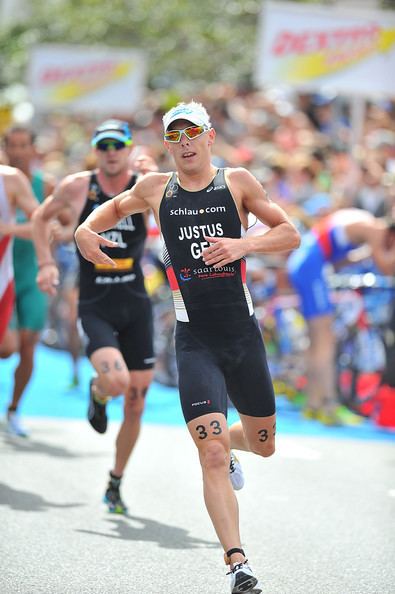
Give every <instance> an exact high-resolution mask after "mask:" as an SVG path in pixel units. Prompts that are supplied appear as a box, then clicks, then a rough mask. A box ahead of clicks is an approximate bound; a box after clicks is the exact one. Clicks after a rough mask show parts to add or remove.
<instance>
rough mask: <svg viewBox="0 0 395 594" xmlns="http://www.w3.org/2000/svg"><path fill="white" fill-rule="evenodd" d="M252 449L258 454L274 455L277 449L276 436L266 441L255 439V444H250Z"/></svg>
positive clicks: (264, 456) (266, 456)
mask: <svg viewBox="0 0 395 594" xmlns="http://www.w3.org/2000/svg"><path fill="white" fill-rule="evenodd" d="M250 450H251V452H253V453H254V454H257V455H258V456H262V457H263V458H269V456H272V455H273V454H274V452H275V450H276V446H275V439H274V437H268V439H267V440H266V441H264V442H260V441H258V442H256V441H255V442H254V443H253V444H250Z"/></svg>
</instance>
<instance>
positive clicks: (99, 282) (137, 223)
mask: <svg viewBox="0 0 395 594" xmlns="http://www.w3.org/2000/svg"><path fill="white" fill-rule="evenodd" d="M135 182H136V177H135V176H133V177H132V178H131V179H130V181H129V183H128V184H127V186H126V188H125V190H126V189H129V188H131V187H132V186H133V185H134V184H135ZM110 199H111V197H110V196H107V195H106V194H105V193H104V192H103V190H102V189H101V187H100V185H99V182H98V179H97V175H96V173H92V175H91V178H90V182H89V191H88V196H87V199H86V203H85V206H84V208H83V210H82V213H81V216H80V220H79V223H80V224H81V223H82V222H83V221H85V219H86V218H87V217H88V215H89V214H90V213H91V212H92V211H93V210H94V209H95V208H97V207H98V206H100V204H103V203H104V202H106V201H107V200H110ZM102 235H103V237H106V238H107V239H111V240H113V241H116V242H117V243H118V247H116V248H103V250H104V251H105V252H106V253H107V254H108V255H109V256H110V257H111V258H112V259H113V260H114V261H115V263H116V267H115V268H113V267H111V266H107V265H102V264H92V263H91V262H88V261H87V260H85V258H83V257H82V256H81V254H80V252H78V255H79V260H80V278H79V289H80V296H79V305H78V314H79V318H80V320H81V325H82V328H83V330H84V332H85V334H86V336H87V338H88V344H87V349H86V350H87V355H88V357H90V356H91V355H92V353H94V352H95V351H97V349H100V348H103V347H115V348H117V349H119V350H120V351H121V353H122V355H123V357H124V359H125V362H126V364H127V366H128V369H134V370H137V369H150V368H152V367H153V364H154V354H153V328H152V310H151V302H150V299H149V297H148V295H147V292H146V290H145V286H144V277H143V272H142V269H141V264H140V260H141V257H142V254H143V250H144V241H145V238H146V227H145V222H144V218H143V215H142V214H135V215H132V216H127V217H126V218H124V219H122V220H121V221H120V222H119V223H118V224H117V225H116V227H114V228H113V229H110V230H109V231H106V232H105V233H102Z"/></svg>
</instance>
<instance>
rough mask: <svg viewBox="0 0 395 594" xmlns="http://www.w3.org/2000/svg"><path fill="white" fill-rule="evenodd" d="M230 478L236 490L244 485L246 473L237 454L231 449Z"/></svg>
mask: <svg viewBox="0 0 395 594" xmlns="http://www.w3.org/2000/svg"><path fill="white" fill-rule="evenodd" d="M229 478H230V482H231V483H232V486H233V489H234V490H235V491H240V489H242V488H243V487H244V474H243V469H242V467H241V464H240V462H239V460H238V458H237V456H236V454H235V453H234V452H233V451H232V450H231V452H230V464H229Z"/></svg>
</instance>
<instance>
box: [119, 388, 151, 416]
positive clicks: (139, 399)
mask: <svg viewBox="0 0 395 594" xmlns="http://www.w3.org/2000/svg"><path fill="white" fill-rule="evenodd" d="M147 389H148V388H147V387H137V386H129V388H128V391H127V392H126V393H125V404H124V410H125V418H126V417H127V416H128V415H131V416H133V418H135V417H136V416H141V415H142V414H143V411H144V406H145V395H146V393H147Z"/></svg>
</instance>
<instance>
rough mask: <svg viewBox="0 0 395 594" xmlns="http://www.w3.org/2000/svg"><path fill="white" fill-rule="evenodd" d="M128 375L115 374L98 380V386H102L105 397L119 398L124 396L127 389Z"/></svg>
mask: <svg viewBox="0 0 395 594" xmlns="http://www.w3.org/2000/svg"><path fill="white" fill-rule="evenodd" d="M129 382H130V380H129V375H128V374H127V373H125V374H123V373H117V374H115V373H114V374H113V375H109V376H107V377H106V378H105V379H104V378H103V380H101V379H100V380H99V384H100V386H103V388H104V390H105V392H106V395H107V396H119V395H120V394H126V393H127V391H128V389H129Z"/></svg>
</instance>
